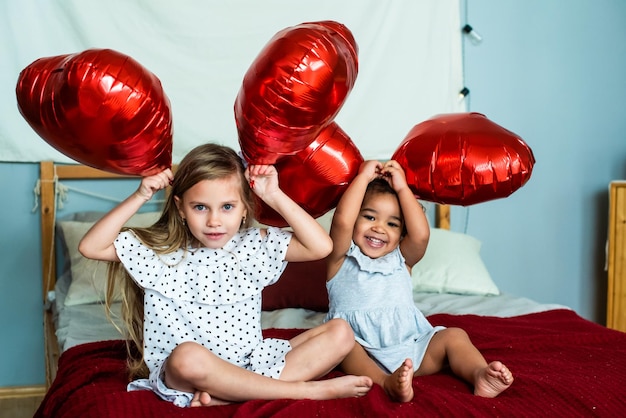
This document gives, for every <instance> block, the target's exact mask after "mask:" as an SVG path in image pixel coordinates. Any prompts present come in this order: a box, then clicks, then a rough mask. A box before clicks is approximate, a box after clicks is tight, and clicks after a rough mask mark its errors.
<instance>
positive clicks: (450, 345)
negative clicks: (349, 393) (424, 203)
mask: <svg viewBox="0 0 626 418" xmlns="http://www.w3.org/2000/svg"><path fill="white" fill-rule="evenodd" d="M330 235H331V238H332V240H333V250H332V252H331V254H330V255H329V256H328V258H327V261H328V264H327V266H328V280H327V283H326V286H327V289H328V296H329V300H330V309H329V312H328V315H327V320H333V319H337V318H343V319H345V320H346V321H348V322H349V323H350V325H351V327H352V329H353V331H354V333H355V336H356V342H357V343H356V344H355V346H354V349H353V350H352V351H351V352H350V354H348V356H346V358H345V359H344V360H343V362H342V363H341V367H342V369H343V370H344V371H345V372H346V373H352V374H359V375H366V376H369V377H371V378H372V380H373V381H374V383H377V384H379V385H381V386H382V387H383V388H384V389H385V391H386V392H387V394H388V395H389V397H390V398H391V399H393V400H394V401H398V402H407V401H410V400H411V399H413V396H414V393H413V386H412V381H413V376H423V375H428V374H433V373H436V372H438V371H439V370H441V369H442V368H443V367H444V365H446V363H447V364H449V365H450V367H451V369H452V371H453V372H454V373H455V374H456V375H457V376H460V377H461V378H463V379H465V380H466V381H467V382H469V383H471V384H472V385H473V386H474V394H476V395H479V396H484V397H494V396H497V395H498V394H499V393H500V392H502V391H504V390H505V389H507V388H508V387H509V385H511V383H512V382H513V376H512V374H511V372H510V371H509V370H508V369H507V368H506V367H505V366H504V365H503V364H502V363H501V362H499V361H494V362H491V363H489V364H487V362H486V361H485V359H484V358H483V356H482V355H481V353H480V352H479V351H478V350H477V349H476V347H474V345H473V344H472V343H471V341H470V339H469V337H468V335H467V333H466V332H465V331H463V330H462V329H460V328H444V327H433V326H432V325H431V324H430V323H429V322H428V320H427V319H426V318H425V317H424V315H423V314H422V313H421V312H420V311H419V310H418V309H417V308H416V307H415V305H414V303H413V297H412V288H411V276H410V274H411V268H412V267H413V265H415V263H417V262H418V261H419V260H420V259H421V258H422V257H423V255H424V253H425V251H426V246H427V245H428V240H429V237H430V229H429V226H428V221H427V219H426V216H425V214H424V211H423V210H422V208H421V206H420V204H419V202H418V201H417V199H415V196H414V195H413V193H412V192H411V190H410V189H409V187H408V185H407V182H406V177H405V174H404V171H403V170H402V168H401V167H400V165H399V164H398V163H397V162H396V161H393V160H391V161H388V162H386V163H384V164H382V163H380V162H378V161H365V162H364V163H363V164H362V165H361V167H360V170H359V173H358V175H357V176H356V177H355V179H354V180H353V181H352V183H351V184H350V186H349V187H348V189H347V190H346V192H345V194H344V195H343V196H342V198H341V200H340V202H339V204H338V205H337V208H336V211H335V214H334V216H333V221H332V226H331V230H330Z"/></svg>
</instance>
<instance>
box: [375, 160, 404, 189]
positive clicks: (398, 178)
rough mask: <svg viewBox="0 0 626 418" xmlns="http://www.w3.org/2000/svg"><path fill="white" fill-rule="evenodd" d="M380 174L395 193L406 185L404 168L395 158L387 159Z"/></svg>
mask: <svg viewBox="0 0 626 418" xmlns="http://www.w3.org/2000/svg"><path fill="white" fill-rule="evenodd" d="M380 174H381V175H382V176H383V177H384V178H385V179H386V180H387V181H388V182H389V184H390V185H391V187H392V188H393V189H394V190H395V191H396V193H398V192H400V190H403V189H404V188H406V187H408V184H407V182H406V175H405V174H404V170H403V169H402V167H401V166H400V164H398V162H397V161H395V160H389V161H387V162H386V163H385V164H384V165H383V167H382V169H381V171H380Z"/></svg>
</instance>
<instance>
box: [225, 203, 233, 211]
mask: <svg viewBox="0 0 626 418" xmlns="http://www.w3.org/2000/svg"><path fill="white" fill-rule="evenodd" d="M232 208H234V206H233V205H231V204H230V203H226V204H225V205H224V210H227V211H228V210H232Z"/></svg>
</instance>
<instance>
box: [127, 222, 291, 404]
mask: <svg viewBox="0 0 626 418" xmlns="http://www.w3.org/2000/svg"><path fill="white" fill-rule="evenodd" d="M290 240H291V232H288V231H283V230H281V229H278V228H269V229H268V230H267V235H266V236H265V237H264V238H263V237H262V236H261V233H260V231H259V229H257V228H250V229H248V230H246V231H243V232H241V233H238V234H237V235H235V236H234V237H233V238H232V239H231V240H230V241H229V242H228V243H227V244H226V245H225V246H224V247H223V248H222V249H216V250H214V249H209V248H199V249H190V250H188V251H187V252H185V251H183V250H182V249H181V250H178V251H176V252H174V253H170V254H160V255H159V254H156V253H155V252H154V251H153V250H151V249H150V248H148V247H146V246H145V245H143V244H142V243H141V242H140V241H139V240H138V239H137V237H136V236H135V235H134V234H133V233H132V232H131V231H125V232H122V233H120V235H119V236H118V238H117V239H116V241H115V248H116V250H117V254H118V257H119V258H120V260H121V261H122V263H123V265H124V267H125V268H126V270H128V272H129V273H130V275H131V276H132V278H133V280H135V282H136V283H137V284H138V285H139V286H140V287H142V288H143V289H144V358H145V361H146V364H147V366H148V368H149V369H150V378H149V379H140V380H136V381H134V382H131V383H130V384H129V387H128V389H129V390H135V389H151V390H153V391H155V392H156V393H157V394H158V395H159V396H161V397H162V398H163V399H166V400H169V401H171V402H174V403H175V404H177V405H179V406H188V405H189V403H190V402H191V398H192V397H193V394H191V393H185V392H179V391H175V390H172V389H169V388H167V387H165V385H164V384H163V382H162V381H161V379H160V376H161V374H162V370H161V367H162V365H163V362H164V360H165V359H166V358H167V356H168V355H169V354H170V353H171V351H172V350H173V349H174V347H176V346H177V345H178V344H180V343H182V342H185V341H194V342H196V343H198V344H201V345H203V346H204V347H206V348H208V349H209V350H211V352H213V353H214V354H216V355H217V356H219V357H221V358H222V359H224V360H226V361H228V362H230V363H232V364H235V365H238V366H240V367H243V368H246V369H248V370H252V371H255V372H257V373H259V374H262V375H266V376H270V377H273V378H278V377H279V376H280V373H281V372H282V369H283V367H284V364H285V355H286V354H287V352H289V350H290V349H291V346H290V345H289V342H288V341H285V340H278V339H271V338H270V339H265V340H263V336H262V330H261V292H262V290H263V288H264V287H265V286H268V285H270V284H272V283H275V282H276V281H277V280H278V278H279V277H280V274H281V273H282V271H283V270H284V268H285V266H286V265H287V263H286V262H285V261H284V259H285V253H286V252H287V247H288V245H289V241H290Z"/></svg>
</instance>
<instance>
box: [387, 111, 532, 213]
mask: <svg viewBox="0 0 626 418" xmlns="http://www.w3.org/2000/svg"><path fill="white" fill-rule="evenodd" d="M392 159H394V160H396V161H398V163H399V164H400V165H401V166H402V168H403V169H404V171H405V173H406V178H407V182H408V183H409V186H410V187H411V189H412V190H413V192H414V193H415V194H416V195H417V196H418V197H419V198H420V199H423V200H427V201H432V202H439V203H443V204H453V205H462V206H468V205H471V204H475V203H480V202H484V201H488V200H492V199H497V198H501V197H506V196H509V195H510V194H511V193H513V192H514V191H516V190H517V189H519V188H520V187H522V186H523V185H524V184H525V183H526V182H527V181H528V179H530V175H531V173H532V169H533V165H534V164H535V157H534V156H533V153H532V150H531V149H530V148H529V147H528V145H526V143H525V142H524V141H523V140H522V139H521V138H520V137H519V136H517V135H516V134H514V133H513V132H511V131H509V130H507V129H505V128H503V127H501V126H499V125H497V124H496V123H494V122H492V121H490V120H489V119H487V117H486V116H485V115H482V114H480V113H458V114H446V115H439V116H436V117H434V118H432V119H429V120H427V121H424V122H422V123H420V124H418V125H415V126H414V127H413V129H411V131H410V132H409V133H408V135H407V136H406V137H405V139H404V140H403V141H402V143H401V144H400V146H399V147H398V149H397V150H396V152H395V153H394V154H393V157H392Z"/></svg>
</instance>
